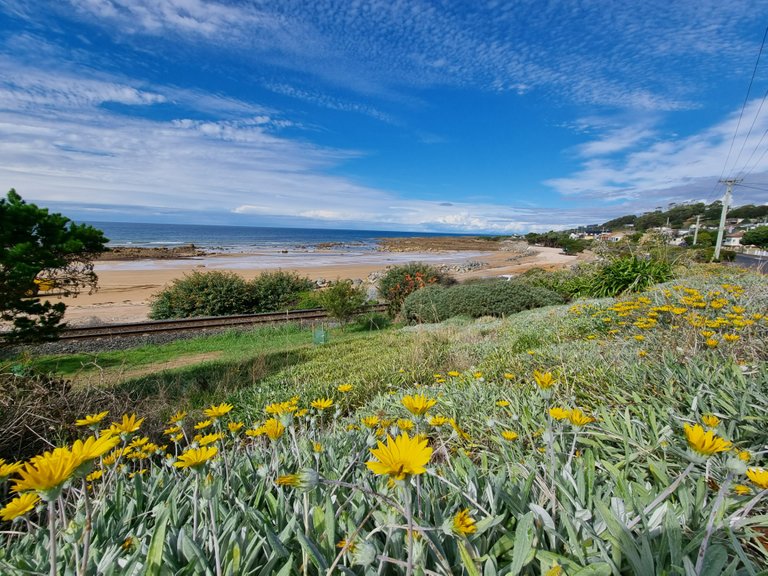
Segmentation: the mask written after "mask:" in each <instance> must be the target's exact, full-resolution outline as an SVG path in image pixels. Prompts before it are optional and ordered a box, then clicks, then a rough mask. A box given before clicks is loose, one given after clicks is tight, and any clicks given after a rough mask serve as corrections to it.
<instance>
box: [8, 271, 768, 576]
mask: <svg viewBox="0 0 768 576" xmlns="http://www.w3.org/2000/svg"><path fill="white" fill-rule="evenodd" d="M535 278H538V279H539V280H540V281H541V282H542V283H547V282H549V283H555V282H557V281H559V280H558V279H556V278H555V279H553V278H550V277H548V276H547V275H546V274H544V273H541V272H539V273H533V274H530V275H529V277H528V280H529V281H533V279H535ZM444 290H445V289H444ZM767 306H768V287H766V284H765V281H764V278H763V277H760V276H758V275H756V274H753V273H748V272H741V271H738V270H732V269H725V268H722V267H719V266H693V267H690V268H688V269H687V270H686V271H685V273H684V274H682V275H681V277H678V278H677V279H676V280H673V281H669V282H666V283H663V284H660V285H657V286H653V287H648V288H647V289H645V290H644V291H642V292H639V293H638V292H635V293H627V294H625V295H624V296H621V297H618V298H602V299H581V300H577V301H575V302H573V303H571V304H566V305H555V306H548V307H545V308H538V309H533V310H527V311H523V312H521V313H518V314H513V315H510V316H507V317H505V318H487V317H486V318H480V319H476V320H471V319H468V318H466V317H465V318H454V319H451V320H448V321H446V322H443V323H440V324H425V325H417V326H410V327H405V328H398V327H395V328H392V329H387V330H383V331H377V332H350V331H347V332H345V333H343V334H342V333H338V337H337V338H336V339H335V340H334V339H331V340H330V341H329V343H328V344H325V345H322V346H311V345H304V346H303V347H302V346H299V347H298V348H297V349H295V354H289V353H288V351H287V349H284V348H281V347H280V346H277V345H276V348H275V350H276V351H278V353H277V354H275V356H279V357H282V358H283V359H284V361H283V363H282V364H281V363H279V362H278V363H276V364H274V365H272V366H269V367H268V368H267V369H265V370H264V371H263V372H261V373H259V374H257V375H256V374H254V377H252V378H249V377H247V376H246V375H244V374H242V373H241V374H240V375H239V376H238V377H237V378H235V379H233V380H230V381H228V382H227V385H226V386H224V385H222V386H216V387H211V388H209V389H208V390H205V389H204V388H202V387H201V388H199V389H198V392H199V393H198V395H197V396H196V398H194V400H191V399H189V398H183V397H179V398H178V402H177V403H176V404H175V405H174V402H168V403H167V404H166V405H165V406H164V409H165V410H167V413H166V414H164V415H163V419H164V421H165V423H166V426H165V429H164V430H157V429H156V428H155V429H152V430H150V429H149V428H148V427H147V421H146V420H143V418H145V414H146V412H145V409H146V408H149V406H147V405H146V404H145V405H140V404H139V403H136V404H135V405H134V406H125V407H124V408H123V409H121V410H115V409H110V410H109V414H105V413H104V412H105V411H106V409H103V410H98V411H97V410H96V409H95V406H94V409H93V410H92V411H91V410H85V409H84V407H83V410H82V411H81V412H80V413H79V414H78V415H77V416H76V417H73V418H72V420H71V421H70V422H61V423H59V425H60V426H70V427H72V429H77V430H80V431H81V432H80V434H79V436H80V438H81V440H80V441H79V443H78V442H72V440H70V441H69V442H67V443H61V444H60V446H61V448H58V449H57V450H54V451H52V452H48V453H45V454H42V455H40V456H39V457H37V458H34V459H32V460H30V461H28V462H26V463H18V464H17V463H16V462H10V461H9V462H4V463H0V466H1V468H0V475H2V476H4V477H5V479H6V482H7V484H6V486H7V487H9V488H10V491H8V492H6V494H7V496H6V497H5V498H4V500H3V506H4V507H3V508H2V510H0V515H1V516H2V518H3V520H5V521H6V522H8V523H9V524H8V525H7V526H8V529H7V530H6V531H5V534H3V535H2V538H4V539H5V542H4V546H2V547H0V571H3V572H7V573H21V572H24V571H32V572H40V571H47V572H51V573H56V567H57V566H58V569H59V570H60V571H63V570H64V569H65V567H68V568H67V570H69V571H71V572H73V573H74V572H76V567H77V566H79V567H81V570H80V571H81V572H82V573H99V574H111V573H117V572H118V571H119V572H120V573H135V572H136V573H147V574H166V573H167V574H185V573H189V574H191V573H210V574H217V575H218V574H236V573H241V574H277V573H279V574H294V573H299V574H302V573H306V574H332V573H346V574H377V573H378V574H398V573H403V574H407V573H424V574H456V573H460V574H467V575H474V574H483V575H485V574H566V575H573V574H582V575H584V574H606V575H608V574H675V573H679V574H757V573H759V571H760V570H761V569H763V567H764V566H765V565H766V562H768V542H767V541H766V536H767V534H766V532H765V528H764V527H765V515H766V512H768V508H767V504H768V498H767V496H768V471H767V470H766V464H768V460H766V458H767V457H768V456H767V455H766V445H768V432H766V429H765V426H764V421H765V413H764V412H765V406H766V405H768V379H767V378H768V370H767V369H766V368H767V366H766V363H767V360H768V356H767V355H768V349H767V348H766V342H768V321H767V320H766V316H765V311H766V307H767ZM274 330H278V329H274ZM282 330H288V329H287V328H283V329H282ZM292 330H294V331H295V332H286V333H285V335H284V336H277V335H278V332H274V333H273V336H275V338H274V339H270V338H269V337H267V336H265V337H264V338H265V339H264V341H263V343H264V345H268V344H267V342H271V341H274V342H277V341H279V339H280V338H282V337H284V338H285V339H286V342H288V341H289V340H290V341H292V340H291V339H293V338H298V337H299V336H298V335H300V334H304V337H305V338H307V336H308V334H307V331H302V330H301V329H300V328H298V327H297V328H293V329H292ZM192 342H194V341H187V342H186V344H185V343H178V344H176V346H179V349H178V350H179V351H181V350H182V349H183V348H184V347H185V346H187V347H191V346H192V344H191V343H192ZM168 353H169V354H170V352H168ZM234 355H235V356H236V355H237V354H236V353H235V354H234ZM35 361H37V362H41V361H42V359H34V360H31V362H32V363H34V362H35ZM46 361H47V362H52V361H55V360H54V359H47V360H46ZM58 361H59V362H61V363H62V365H63V363H64V362H65V361H66V358H59V359H58ZM38 366H40V367H42V366H41V365H38ZM219 368H220V370H219V371H221V369H223V368H224V367H223V366H220V367H219ZM230 369H231V366H230ZM213 372H215V370H212V371H211V374H213ZM151 377H152V375H146V376H144V377H142V378H151ZM137 381H141V380H136V379H134V380H133V381H132V382H127V383H126V384H125V385H126V386H135V384H136V382H137ZM179 382H180V384H181V383H182V382H183V383H186V384H190V383H192V379H191V378H190V377H188V376H187V377H181V378H180V379H179ZM72 386H73V388H75V387H76V386H77V385H76V383H73V385H72ZM146 390H147V389H145V391H146ZM177 411H178V413H177ZM76 420H77V421H78V422H75V421H76ZM76 423H77V424H79V426H75V424H76ZM6 490H7V489H6Z"/></svg>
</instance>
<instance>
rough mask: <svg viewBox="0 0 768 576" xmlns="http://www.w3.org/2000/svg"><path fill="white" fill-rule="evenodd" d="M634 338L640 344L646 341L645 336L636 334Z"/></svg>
mask: <svg viewBox="0 0 768 576" xmlns="http://www.w3.org/2000/svg"><path fill="white" fill-rule="evenodd" d="M633 338H634V339H635V340H637V341H638V342H642V341H643V340H645V336H643V335H642V334H635V336H633Z"/></svg>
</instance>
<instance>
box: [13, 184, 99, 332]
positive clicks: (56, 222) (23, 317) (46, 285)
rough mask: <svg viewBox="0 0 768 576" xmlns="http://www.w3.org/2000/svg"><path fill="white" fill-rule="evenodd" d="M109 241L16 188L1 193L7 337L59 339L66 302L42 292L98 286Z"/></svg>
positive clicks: (65, 292) (73, 292) (64, 292)
mask: <svg viewBox="0 0 768 576" xmlns="http://www.w3.org/2000/svg"><path fill="white" fill-rule="evenodd" d="M106 243H107V239H106V238H105V237H104V234H103V233H102V232H101V231H100V230H97V229H96V228H94V227H92V226H88V225H86V224H76V223H75V222H72V221H71V220H70V219H69V218H66V217H65V216H62V215H61V214H50V213H49V212H48V209H47V208H38V207H37V206H35V205H34V204H27V203H26V202H24V200H22V199H21V196H19V195H18V194H17V193H16V191H15V190H13V189H12V190H11V191H10V192H8V196H7V197H6V198H0V324H2V325H3V329H4V333H3V336H4V341H5V343H13V342H34V341H44V340H52V339H55V338H56V336H57V334H58V332H59V331H60V330H61V328H62V327H63V326H62V325H61V320H62V318H63V316H64V311H65V309H66V305H65V304H64V303H63V302H57V303H55V304H53V303H51V302H50V301H49V300H45V301H41V295H45V294H46V293H52V294H56V295H57V296H72V295H76V294H78V293H79V292H80V291H81V290H82V289H84V288H88V289H89V290H94V289H95V288H96V281H97V277H96V274H95V273H94V271H93V259H94V258H95V257H96V256H97V255H98V254H99V253H101V252H103V251H104V250H105V249H106V248H105V244H106Z"/></svg>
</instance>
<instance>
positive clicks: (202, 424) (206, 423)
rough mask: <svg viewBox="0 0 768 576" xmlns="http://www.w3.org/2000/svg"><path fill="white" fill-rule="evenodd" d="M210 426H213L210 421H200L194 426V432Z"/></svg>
mask: <svg viewBox="0 0 768 576" xmlns="http://www.w3.org/2000/svg"><path fill="white" fill-rule="evenodd" d="M211 424H213V421H211V420H202V421H200V422H198V423H197V424H195V430H204V429H206V428H208V426H210V425H211Z"/></svg>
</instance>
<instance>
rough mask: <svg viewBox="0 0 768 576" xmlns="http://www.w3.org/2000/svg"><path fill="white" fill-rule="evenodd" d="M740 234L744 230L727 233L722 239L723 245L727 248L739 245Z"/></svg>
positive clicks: (741, 234)
mask: <svg viewBox="0 0 768 576" xmlns="http://www.w3.org/2000/svg"><path fill="white" fill-rule="evenodd" d="M742 236H744V232H736V233H734V234H728V236H726V237H725V240H723V246H727V247H729V248H735V247H736V246H741V238H742Z"/></svg>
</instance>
